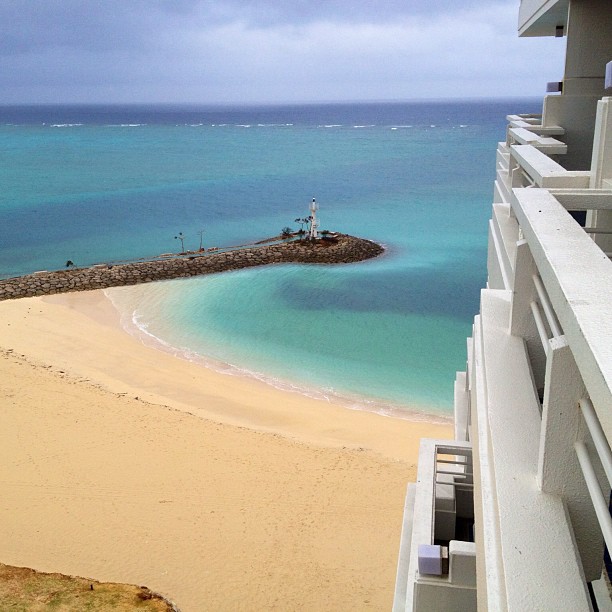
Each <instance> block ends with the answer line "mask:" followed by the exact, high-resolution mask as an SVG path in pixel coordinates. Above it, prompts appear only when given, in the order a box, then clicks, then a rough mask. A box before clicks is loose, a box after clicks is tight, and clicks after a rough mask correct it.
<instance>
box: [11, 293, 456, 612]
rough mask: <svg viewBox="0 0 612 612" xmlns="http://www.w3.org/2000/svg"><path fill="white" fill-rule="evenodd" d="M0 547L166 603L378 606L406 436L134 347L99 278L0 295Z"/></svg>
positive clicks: (383, 601)
mask: <svg viewBox="0 0 612 612" xmlns="http://www.w3.org/2000/svg"><path fill="white" fill-rule="evenodd" d="M0 395H1V397H2V404H3V410H2V411H1V412H0V427H1V428H2V431H3V432H4V438H5V443H4V444H3V445H1V447H0V480H1V481H2V482H3V499H4V503H3V504H2V505H0V542H2V544H1V545H0V560H2V561H3V562H4V563H8V564H10V565H15V566H26V567H32V568H34V569H37V570H41V571H47V572H55V571H57V572H61V573H64V574H68V575H77V576H84V577H90V578H95V579H97V580H103V581H109V582H126V583H132V584H146V585H147V586H148V587H149V588H151V589H153V590H155V591H157V592H160V593H162V594H163V595H164V596H166V597H168V598H169V599H171V600H173V601H175V602H176V603H177V605H178V606H179V607H180V609H181V610H183V612H188V611H189V610H194V611H195V610H200V609H201V608H202V602H207V605H208V606H209V607H211V608H213V609H218V610H235V609H241V608H243V607H244V605H245V602H249V606H250V607H251V609H283V610H293V609H304V608H308V609H342V608H345V607H347V605H348V606H349V607H350V608H351V609H355V610H378V609H389V608H390V607H391V602H392V599H393V589H394V580H395V568H396V561H397V551H398V546H399V535H400V532H401V522H402V512H403V506H404V495H405V488H406V484H407V482H409V481H411V480H414V478H415V476H416V462H417V456H418V447H419V440H420V438H421V437H432V438H450V437H452V428H451V427H450V426H444V425H436V424H432V423H426V422H419V421H408V420H403V419H393V418H389V417H384V416H380V415H377V414H375V413H371V412H366V411H357V410H349V409H347V408H343V407H340V406H337V405H334V404H333V403H331V402H323V401H319V400H314V399H310V398H306V397H303V396H300V395H299V394H296V393H287V392H284V391H280V390H277V389H273V388H271V387H270V386H269V385H267V384H265V383H262V382H259V381H254V380H249V379H245V378H243V377H238V376H226V375H222V374H219V373H217V372H213V371H211V370H209V369H207V368H204V367H203V366H201V365H198V364H193V363H190V362H188V361H185V360H183V359H179V358H177V357H173V356H172V355H169V354H166V353H164V352H162V351H159V350H156V349H153V348H150V347H147V346H145V345H143V344H142V343H141V342H140V341H139V340H137V339H136V338H134V337H132V336H130V335H129V334H128V333H126V332H125V331H124V330H123V329H122V328H121V327H120V325H119V315H118V313H117V311H116V310H115V309H114V307H112V305H111V304H110V303H109V302H108V300H107V298H106V297H105V296H104V295H103V294H102V292H99V291H98V292H90V293H85V292H82V293H74V294H64V295H62V296H53V297H46V298H26V299H22V300H10V301H5V302H2V303H1V304H0Z"/></svg>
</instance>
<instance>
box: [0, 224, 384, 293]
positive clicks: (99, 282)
mask: <svg viewBox="0 0 612 612" xmlns="http://www.w3.org/2000/svg"><path fill="white" fill-rule="evenodd" d="M383 250H384V249H383V247H381V246H380V245H379V244H376V243H375V242H371V241H370V240H364V239H363V238H355V237H354V236H348V235H346V234H337V235H335V236H334V237H333V238H330V239H322V240H316V241H312V242H311V241H308V240H294V241H289V242H281V243H276V244H265V245H261V246H253V247H248V248H240V249H237V250H231V251H224V252H215V253H210V252H209V253H193V254H187V255H177V256H174V257H170V258H166V259H156V260H151V261H139V262H132V263H123V264H116V265H111V264H99V265H95V266H91V267H87V268H69V269H66V270H57V271H54V272H35V273H34V274H28V275H26V276H19V277H15V278H9V279H6V280H0V300H8V299H14V298H22V297H33V296H37V295H50V294H52V293H66V292H69V291H89V290H92V289H106V288H107V287H121V286H125V285H137V284H140V283H150V282H153V281H160V280H169V279H173V278H186V277H190V276H200V275H203V274H215V273H218V272H226V271H229V270H241V269H242V268H250V267H253V266H267V265H271V264H281V263H305V264H340V263H353V262H358V261H363V260H366V259H371V258H373V257H377V256H378V255H380V254H381V253H382V252H383Z"/></svg>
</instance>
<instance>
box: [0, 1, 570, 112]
mask: <svg viewBox="0 0 612 612" xmlns="http://www.w3.org/2000/svg"><path fill="white" fill-rule="evenodd" d="M518 5H519V0H214V1H213V0H0V104H20V103H189V104H200V103H201V104H223V103H244V104H248V103H291V102H333V101H379V100H410V99H431V98H482V97H484V98H507V97H527V96H534V97H541V96H543V95H544V92H545V87H546V82H547V81H558V80H561V78H562V77H563V55H564V52H565V39H555V38H520V39H519V38H518V35H517V19H518Z"/></svg>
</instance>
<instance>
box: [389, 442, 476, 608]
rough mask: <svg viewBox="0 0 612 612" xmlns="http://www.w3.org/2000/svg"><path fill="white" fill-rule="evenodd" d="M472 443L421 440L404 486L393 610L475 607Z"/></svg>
mask: <svg viewBox="0 0 612 612" xmlns="http://www.w3.org/2000/svg"><path fill="white" fill-rule="evenodd" d="M473 524H474V502H473V473H472V452H471V446H470V444H468V443H465V442H453V443H450V444H449V443H448V441H447V440H422V441H421V447H420V450H419V471H418V478H417V482H416V484H411V485H409V486H408V492H407V495H406V506H405V509H404V525H403V529H402V538H401V544H400V557H399V562H398V573H397V580H396V590H395V598H394V603H393V610H394V612H404V611H408V610H410V611H421V610H422V611H425V610H437V611H439V612H468V611H469V610H475V609H476V545H475V544H474V537H473Z"/></svg>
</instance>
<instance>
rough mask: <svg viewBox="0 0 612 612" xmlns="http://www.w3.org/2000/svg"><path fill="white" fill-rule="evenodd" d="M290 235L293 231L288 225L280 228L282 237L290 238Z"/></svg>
mask: <svg viewBox="0 0 612 612" xmlns="http://www.w3.org/2000/svg"><path fill="white" fill-rule="evenodd" d="M292 235H293V232H292V231H291V228H290V227H283V229H282V230H281V236H282V237H283V238H291V236H292Z"/></svg>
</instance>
